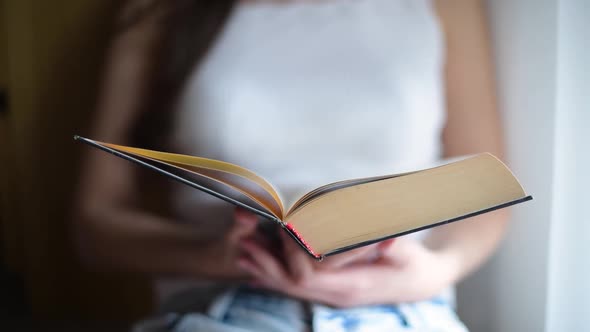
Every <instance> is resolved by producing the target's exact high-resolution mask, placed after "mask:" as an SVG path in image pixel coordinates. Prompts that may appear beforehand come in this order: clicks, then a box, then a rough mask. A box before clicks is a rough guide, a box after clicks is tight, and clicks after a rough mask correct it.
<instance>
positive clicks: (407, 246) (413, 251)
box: [239, 236, 455, 307]
mask: <svg viewBox="0 0 590 332" xmlns="http://www.w3.org/2000/svg"><path fill="white" fill-rule="evenodd" d="M283 243H284V248H285V256H286V258H285V260H286V266H285V264H282V263H281V262H280V261H279V260H277V259H276V258H275V257H273V256H272V255H271V254H269V253H268V252H267V251H266V250H264V248H262V247H261V246H259V245H258V244H256V243H255V242H252V241H248V240H246V241H242V242H241V247H242V249H243V250H244V252H246V253H247V256H245V257H243V258H242V259H240V260H239V265H240V267H241V268H242V269H244V270H245V271H247V272H248V273H250V274H251V275H252V276H253V277H254V281H253V285H255V286H259V287H264V288H268V289H271V290H275V291H278V292H282V293H286V294H288V295H290V296H293V297H297V298H301V299H305V300H309V301H314V302H321V303H326V304H328V305H332V306H336V307H350V306H358V305H367V304H377V303H399V302H409V301H418V300H423V299H428V298H430V297H432V296H435V295H436V294H438V293H439V292H441V291H442V290H443V289H444V288H445V287H447V286H448V285H450V284H451V283H452V282H453V281H454V275H455V273H454V270H455V268H454V266H453V264H452V263H451V262H452V261H453V259H452V258H451V257H448V256H446V255H443V254H442V253H437V252H433V251H431V250H429V249H427V248H426V247H425V246H423V245H422V244H421V243H420V242H418V241H415V240H412V239H409V238H399V239H396V240H395V243H394V244H393V245H391V244H392V242H391V241H389V242H388V241H385V242H381V243H379V244H378V245H377V246H373V247H371V248H370V249H365V250H364V252H365V253H367V252H371V251H372V253H371V254H369V255H366V256H365V258H371V257H372V258H373V259H372V260H369V261H368V260H366V259H357V260H356V261H352V262H349V263H348V264H345V265H343V266H329V265H327V266H324V265H323V262H322V263H316V262H314V261H313V260H312V259H311V258H310V257H308V256H307V255H306V254H305V253H304V252H303V251H302V250H301V248H299V247H298V246H297V244H295V243H294V242H293V240H292V239H290V238H288V237H286V236H283ZM375 251H377V252H379V251H382V254H381V255H379V256H378V257H377V256H375V255H374V253H375ZM355 255H360V254H355ZM361 257H362V255H361ZM357 258H360V257H358V256H357Z"/></svg>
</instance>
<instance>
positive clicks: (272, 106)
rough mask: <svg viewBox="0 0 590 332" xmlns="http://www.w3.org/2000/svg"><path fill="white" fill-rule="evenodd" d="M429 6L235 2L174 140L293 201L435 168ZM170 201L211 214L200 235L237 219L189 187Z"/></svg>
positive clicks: (327, 0)
mask: <svg viewBox="0 0 590 332" xmlns="http://www.w3.org/2000/svg"><path fill="white" fill-rule="evenodd" d="M431 6H432V4H431V2H430V0H318V1H311V0H305V1H288V2H270V1H269V2H255V3H247V4H240V5H238V6H237V8H236V9H235V11H234V13H233V14H232V16H231V17H230V19H229V21H228V23H227V25H226V27H225V29H224V31H223V32H222V34H221V35H220V37H219V38H218V40H217V41H216V43H215V44H214V45H213V48H212V49H211V50H210V52H209V54H208V56H207V57H206V58H205V59H204V61H203V62H202V63H201V65H200V66H199V68H198V69H197V70H195V72H194V73H193V75H192V76H191V77H190V79H189V81H188V84H187V86H186V89H185V90H184V91H183V94H182V96H181V99H180V104H179V110H178V118H177V122H176V128H175V129H176V131H175V133H176V137H175V139H176V142H175V143H176V144H177V145H178V146H181V147H182V148H183V152H186V153H188V154H194V155H199V156H203V157H209V158H214V159H221V160H225V161H229V162H232V163H236V164H239V165H242V166H244V167H246V168H249V169H251V170H253V171H255V172H256V173H258V174H260V175H262V176H263V177H265V178H266V179H267V180H269V181H270V182H271V183H272V184H273V185H274V186H276V187H278V188H279V190H280V191H284V192H287V193H288V195H287V196H288V197H286V200H288V201H289V200H292V199H293V197H294V196H295V195H297V194H301V193H304V192H306V191H307V190H310V189H313V188H314V187H317V186H319V185H323V184H326V183H328V182H333V181H338V180H342V179H350V178H356V177H364V176H374V175H382V174H391V173H396V172H399V171H403V170H407V169H411V168H414V167H420V166H423V165H428V164H431V163H432V162H433V161H435V160H437V159H438V158H439V157H440V154H441V130H442V128H443V124H444V120H445V110H444V100H443V98H444V96H443V90H444V89H443V40H442V34H441V29H440V27H439V25H438V22H437V19H436V16H435V13H434V12H433V8H432V7H431ZM174 201H175V202H176V205H177V211H178V212H179V214H180V215H184V216H186V218H193V219H194V216H195V215H196V214H198V215H206V216H207V217H206V218H203V219H205V220H201V221H200V222H204V223H206V224H210V225H209V226H206V227H204V228H203V229H204V230H209V229H211V226H212V225H215V224H217V225H219V223H220V219H227V218H230V217H229V216H230V215H231V214H228V213H227V211H225V212H223V211H222V210H228V209H227V205H225V203H224V202H221V201H220V200H218V199H216V198H211V197H209V196H208V195H206V194H202V193H200V192H198V191H195V190H194V189H191V188H188V187H187V188H184V187H183V188H179V189H178V191H177V192H176V197H175V199H174ZM216 207H217V209H216ZM211 211H214V212H212V213H211ZM217 229H218V228H217Z"/></svg>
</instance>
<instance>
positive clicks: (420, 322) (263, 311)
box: [135, 287, 467, 332]
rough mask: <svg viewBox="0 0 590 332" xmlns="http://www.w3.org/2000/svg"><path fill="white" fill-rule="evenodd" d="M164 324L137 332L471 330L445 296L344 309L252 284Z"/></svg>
mask: <svg viewBox="0 0 590 332" xmlns="http://www.w3.org/2000/svg"><path fill="white" fill-rule="evenodd" d="M152 323H153V321H152ZM159 323H160V324H159V327H160V328H162V329H160V330H156V329H150V328H145V327H144V328H143V329H142V326H140V325H141V324H139V325H138V326H137V327H136V329H135V332H148V331H149V332H152V331H174V332H194V331H210V332H250V331H263V332H267V331H268V332H275V331H276V332H302V331H314V332H328V331H329V332H365V331H370V332H381V331H388V332H394V331H420V332H431V331H438V332H467V329H466V328H465V326H464V325H463V324H462V323H461V321H460V320H459V319H458V318H457V316H456V314H455V312H454V311H453V308H452V306H451V305H450V304H449V303H448V301H446V300H444V299H443V298H439V297H437V298H434V299H431V300H429V301H422V302H415V303H406V304H399V305H372V306H364V307H355V308H346V309H338V308H331V307H327V306H323V305H319V304H306V303H304V302H301V301H298V300H295V299H292V298H289V297H285V296H282V295H279V294H276V293H270V292H267V291H263V290H257V289H252V288H247V287H238V288H234V289H231V290H229V291H227V292H225V293H223V294H222V295H221V296H219V297H218V298H217V299H216V300H215V301H214V302H213V304H212V306H211V307H210V309H209V311H208V312H207V313H205V314H202V313H190V314H184V315H174V314H168V315H167V316H165V317H162V318H160V321H159ZM148 325H149V324H147V322H146V323H144V326H148ZM156 325H158V324H156ZM152 326H154V325H153V324H152Z"/></svg>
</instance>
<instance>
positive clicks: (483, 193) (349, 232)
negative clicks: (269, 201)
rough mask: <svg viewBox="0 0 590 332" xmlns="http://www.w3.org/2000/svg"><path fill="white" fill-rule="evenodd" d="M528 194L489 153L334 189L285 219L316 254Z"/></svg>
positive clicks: (423, 225) (389, 234)
mask: <svg viewBox="0 0 590 332" xmlns="http://www.w3.org/2000/svg"><path fill="white" fill-rule="evenodd" d="M523 197H526V194H525V192H524V190H523V188H522V186H520V184H519V183H518V181H517V180H516V178H515V177H514V176H513V175H512V173H511V172H510V170H509V169H508V168H507V167H506V166H505V165H504V164H503V163H502V162H501V161H499V160H498V159H497V158H495V157H494V156H492V155H490V154H482V155H478V156H475V157H472V158H469V159H465V160H461V161H459V162H455V163H451V164H448V165H444V166H440V167H436V168H432V169H427V170H423V171H418V172H414V173H409V174H406V175H403V176H398V177H393V178H386V179H383V180H377V181H373V182H369V183H362V184H358V185H353V186H349V187H346V188H343V189H339V190H334V191H331V192H328V193H326V194H324V195H321V196H318V197H316V198H315V199H311V200H309V201H308V202H307V203H305V204H304V205H303V206H301V207H299V208H298V209H297V210H296V211H294V212H293V213H292V214H290V215H289V216H288V217H287V218H286V222H287V223H289V224H291V225H292V226H293V227H294V229H295V230H296V231H297V232H298V234H300V235H301V237H302V238H303V239H305V240H306V241H307V243H308V244H309V246H310V247H311V248H312V249H313V250H314V251H315V252H317V253H320V254H326V253H329V252H331V251H334V250H337V249H341V248H344V247H349V246H353V245H355V244H358V243H363V242H367V241H371V240H375V239H378V238H383V237H385V236H391V235H395V234H399V233H406V232H408V231H411V230H414V229H420V228H424V227H425V226H428V225H432V224H436V223H439V222H444V221H446V220H451V219H453V218H457V217H460V216H463V215H467V214H470V213H474V212H476V211H481V210H484V209H487V208H490V207H494V206H497V205H501V204H504V203H507V202H511V201H514V200H517V199H521V198H523Z"/></svg>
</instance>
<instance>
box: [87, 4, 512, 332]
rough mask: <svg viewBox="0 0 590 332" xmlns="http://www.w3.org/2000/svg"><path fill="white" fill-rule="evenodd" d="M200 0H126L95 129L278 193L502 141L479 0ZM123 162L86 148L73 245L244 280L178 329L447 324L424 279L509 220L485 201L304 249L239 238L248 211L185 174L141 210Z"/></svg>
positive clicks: (452, 278) (455, 264)
mask: <svg viewBox="0 0 590 332" xmlns="http://www.w3.org/2000/svg"><path fill="white" fill-rule="evenodd" d="M203 3H204V2H199V1H197V0H176V1H156V0H153V1H150V0H146V1H135V2H133V3H131V4H130V5H129V6H128V8H127V9H126V10H125V11H124V13H125V14H124V15H123V17H124V21H125V22H126V24H125V26H124V27H123V28H122V29H121V32H120V34H119V36H118V37H117V38H116V39H115V41H114V43H113V47H112V51H111V56H110V61H109V66H108V72H107V77H106V84H105V87H104V91H103V94H102V98H101V105H100V114H99V120H98V121H97V125H96V128H95V133H94V134H93V137H96V138H98V139H100V140H103V141H109V142H116V143H121V144H130V145H141V146H144V147H159V148H161V149H167V150H174V151H179V152H185V153H190V154H195V155H201V156H208V157H212V158H216V159H222V160H228V161H233V162H236V163H239V164H240V165H245V166H246V167H248V168H250V169H253V170H255V171H257V172H259V173H260V174H265V175H267V176H268V177H269V178H270V179H271V182H272V183H277V184H278V186H279V187H281V188H282V189H283V188H284V189H287V190H290V191H292V192H293V193H295V192H299V191H303V190H304V189H305V188H307V187H310V186H313V185H315V184H317V183H326V182H327V181H330V180H338V179H342V178H351V177H353V176H365V175H375V174H384V173H393V172H395V171H396V170H401V169H406V168H408V167H416V166H423V165H427V164H428V163H430V162H433V161H435V160H437V159H439V158H441V157H452V156H457V155H464V154H471V153H475V152H481V151H489V152H492V153H494V154H496V155H498V156H500V157H501V156H502V154H503V150H502V139H501V129H500V123H499V117H498V114H497V111H496V105H495V99H494V88H493V79H492V76H493V75H492V66H491V61H490V52H489V40H488V36H487V32H486V29H485V24H484V22H485V19H484V13H483V7H482V4H481V3H480V1H476V0H456V1H447V0H357V1H354V0H325V1H307V0H292V1H279V0H276V1H272V0H268V1H263V0H260V1H246V0H241V1H230V0H226V1H214V2H213V1H211V2H209V3H207V4H203ZM163 110H168V111H163ZM171 110H174V111H171ZM162 143H165V144H164V147H162V146H157V145H162ZM137 171H138V170H137V168H136V167H134V166H132V165H129V164H128V163H123V162H120V161H119V160H114V158H105V157H104V156H102V155H100V154H95V153H92V154H91V155H90V156H89V158H88V162H87V163H86V166H85V167H84V172H83V182H82V183H83V185H82V191H83V193H84V194H83V195H81V197H84V200H83V201H82V202H81V203H80V211H81V218H79V223H78V225H77V226H78V227H77V229H78V234H79V239H80V241H79V243H80V246H81V249H82V252H83V253H84V257H86V258H87V259H88V260H92V262H93V263H95V264H99V265H100V264H102V265H109V266H111V267H115V268H123V269H127V270H132V271H140V272H144V273H153V274H156V275H163V274H164V275H178V276H184V277H189V278H193V279H199V280H203V279H213V280H219V279H233V278H244V277H246V278H249V279H250V280H251V283H252V284H253V285H254V286H256V287H257V288H256V289H250V288H240V289H238V290H234V291H232V292H229V293H226V294H225V295H224V296H222V297H221V298H218V299H217V300H216V301H215V302H214V304H213V306H212V307H211V308H210V311H209V315H208V316H204V315H198V314H194V315H187V316H182V317H179V319H176V320H175V323H174V328H176V329H177V330H190V329H193V330H200V329H206V330H215V329H219V330H221V331H239V330H240V328H244V329H248V328H249V329H254V330H273V328H274V329H275V330H285V329H286V328H287V327H289V328H290V329H291V330H303V329H306V328H309V327H313V329H314V330H318V331H324V330H330V331H332V330H334V331H338V330H346V329H348V330H354V329H356V330H358V331H361V330H363V329H365V330H367V329H369V330H371V331H375V326H373V325H371V324H373V323H374V322H378V323H379V326H380V327H381V328H384V329H387V330H394V329H395V328H397V327H403V328H406V329H411V328H414V329H415V330H425V329H427V328H434V327H436V328H438V329H439V330H443V331H461V330H463V329H464V328H463V327H462V325H461V323H460V322H459V321H458V319H457V318H456V316H454V314H453V313H452V310H451V307H452V305H451V304H450V303H449V298H448V296H440V294H441V293H445V290H448V289H449V287H451V286H452V285H453V284H454V283H456V282H457V281H459V280H461V278H463V277H465V276H466V275H467V274H468V273H469V272H471V271H472V270H473V269H475V268H476V267H477V266H479V265H480V264H481V263H482V262H483V261H484V260H485V259H486V258H487V257H488V256H489V255H490V254H491V253H492V252H493V250H494V248H495V247H496V245H497V243H498V241H499V240H500V238H501V235H502V233H503V231H504V228H505V224H506V220H507V218H506V215H505V212H496V213H492V214H486V215H483V216H479V217H477V220H471V221H469V222H463V223H456V224H453V225H449V226H445V227H438V228H436V229H434V230H432V231H429V232H427V233H422V234H420V235H418V236H411V237H404V238H400V239H398V240H396V241H394V242H393V244H392V242H391V241H389V242H385V243H382V244H379V245H377V246H372V247H369V248H365V249H362V250H357V251H353V252H351V253H349V254H343V255H339V256H336V257H333V258H329V259H327V260H326V262H323V263H321V264H316V263H313V262H311V261H309V260H308V259H307V257H304V256H303V255H302V254H301V253H300V252H299V251H298V250H296V249H294V248H291V247H290V245H291V243H290V242H289V241H285V242H284V246H285V248H284V249H285V252H286V254H285V257H283V258H282V259H281V258H276V257H275V256H273V255H271V254H270V253H269V251H268V250H267V249H266V248H264V247H263V246H261V245H260V244H259V242H257V241H255V240H253V238H254V236H255V235H254V233H255V232H254V229H255V227H256V218H255V217H254V216H252V215H250V214H248V213H246V212H243V211H234V210H233V209H231V208H229V207H228V206H227V205H224V204H223V203H221V202H218V201H216V200H210V199H209V198H207V197H203V196H200V195H196V194H194V193H193V192H191V191H189V189H186V190H185V189H183V188H178V189H175V190H173V192H172V193H171V195H170V196H169V197H170V198H171V201H172V202H173V203H172V204H173V205H174V208H173V211H174V214H173V216H174V217H173V218H172V217H168V218H165V217H161V216H159V215H158V214H155V213H149V212H147V210H145V209H143V208H141V207H140V202H138V200H137V199H136V197H138V196H139V195H138V193H139V191H140V190H141V189H139V188H141V186H140V183H141V181H140V180H139V179H138V176H137V174H135V172H137ZM392 218H394V216H393V217H392ZM171 219H175V220H177V221H187V222H174V221H172V220H171ZM188 221H190V222H193V223H196V224H197V225H199V226H200V227H195V226H194V225H190V224H189V222H188ZM224 222H225V224H226V225H227V227H225V228H223V227H220V226H219V224H222V223H224ZM206 230H215V232H214V233H216V234H206V233H207V232H206ZM219 234H222V235H219ZM215 235H217V236H218V237H220V236H221V238H222V240H219V239H217V240H211V239H212V238H215ZM105 243H106V244H108V246H106V245H105ZM281 260H282V261H285V262H286V263H281ZM258 288H264V289H270V290H274V291H278V292H281V293H284V294H286V295H288V296H290V297H292V298H296V299H299V300H293V299H291V298H289V297H280V296H277V295H273V294H274V293H273V294H271V293H265V292H264V291H260V290H258ZM302 303H307V304H310V305H302ZM335 307H344V308H347V309H342V310H341V309H336V308H335ZM277 324H278V325H277ZM205 326H206V327H205Z"/></svg>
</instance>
